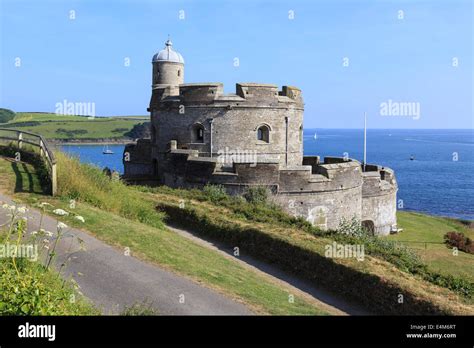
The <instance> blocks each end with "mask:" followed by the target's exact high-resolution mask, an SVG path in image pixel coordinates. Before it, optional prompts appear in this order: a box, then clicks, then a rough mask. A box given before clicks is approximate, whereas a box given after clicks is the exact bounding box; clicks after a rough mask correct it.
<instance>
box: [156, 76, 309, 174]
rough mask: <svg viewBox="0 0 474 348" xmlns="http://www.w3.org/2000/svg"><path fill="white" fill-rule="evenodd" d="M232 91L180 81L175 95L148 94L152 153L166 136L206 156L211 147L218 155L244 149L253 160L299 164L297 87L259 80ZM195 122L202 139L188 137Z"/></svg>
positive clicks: (299, 103) (159, 148) (299, 102)
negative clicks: (265, 135) (262, 131)
mask: <svg viewBox="0 0 474 348" xmlns="http://www.w3.org/2000/svg"><path fill="white" fill-rule="evenodd" d="M236 90H237V94H229V95H225V94H223V87H222V84H212V83H206V84H182V85H180V86H179V97H168V98H160V97H156V98H152V102H151V104H150V110H151V112H152V126H153V127H154V132H155V137H154V138H153V139H154V143H153V146H154V151H153V156H155V157H156V158H157V159H162V155H163V154H164V153H165V152H166V150H167V146H168V143H169V141H170V140H176V141H177V144H178V145H177V146H178V148H181V149H195V150H198V151H199V153H200V156H207V157H211V152H212V157H218V156H220V158H221V159H224V158H225V157H226V154H229V153H240V154H242V153H247V154H249V155H252V156H255V157H256V158H257V160H258V161H259V162H268V161H271V162H275V161H276V162H278V163H280V164H281V165H286V164H288V165H298V164H301V161H302V122H303V105H302V100H301V95H300V94H299V90H297V89H296V88H291V87H284V89H283V90H282V91H278V88H277V86H273V85H260V84H237V87H236ZM154 93H155V91H154ZM156 93H158V92H156ZM287 95H290V96H291V98H290V97H288V96H287ZM292 98H294V99H292ZM260 126H267V127H268V129H269V139H268V140H269V141H268V142H266V141H262V140H258V139H257V133H258V128H259V127H260ZM198 127H201V128H202V129H203V135H204V136H203V139H202V140H197V139H196V137H195V136H194V135H195V131H196V128H198ZM211 129H212V132H211ZM211 147H212V149H211ZM230 164H231V163H230Z"/></svg>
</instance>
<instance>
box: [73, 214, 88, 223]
mask: <svg viewBox="0 0 474 348" xmlns="http://www.w3.org/2000/svg"><path fill="white" fill-rule="evenodd" d="M74 219H76V220H79V221H80V222H86V220H84V218H83V217H82V216H80V215H76V216H74Z"/></svg>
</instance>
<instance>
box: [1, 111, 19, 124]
mask: <svg viewBox="0 0 474 348" xmlns="http://www.w3.org/2000/svg"><path fill="white" fill-rule="evenodd" d="M15 115H16V114H15V112H13V111H11V110H9V109H2V108H0V123H7V122H8V121H11V120H13V119H14V118H15Z"/></svg>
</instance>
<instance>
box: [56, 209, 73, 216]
mask: <svg viewBox="0 0 474 348" xmlns="http://www.w3.org/2000/svg"><path fill="white" fill-rule="evenodd" d="M53 213H54V214H56V215H59V216H67V215H69V213H68V212H67V211H65V210H62V209H54V210H53Z"/></svg>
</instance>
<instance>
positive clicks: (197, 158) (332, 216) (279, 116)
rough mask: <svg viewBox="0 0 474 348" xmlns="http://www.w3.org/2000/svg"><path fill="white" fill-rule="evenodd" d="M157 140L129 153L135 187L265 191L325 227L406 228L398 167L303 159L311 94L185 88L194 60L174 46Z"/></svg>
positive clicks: (158, 110)
mask: <svg viewBox="0 0 474 348" xmlns="http://www.w3.org/2000/svg"><path fill="white" fill-rule="evenodd" d="M152 65H153V77H152V96H151V100H150V105H149V108H148V111H149V112H150V115H151V138H150V139H137V141H136V142H134V143H132V144H128V145H127V146H126V147H125V150H124V167H125V171H124V178H125V179H126V180H127V181H129V182H135V183H144V184H162V185H168V186H171V187H183V188H192V187H203V186H204V185H206V184H216V185H222V186H224V187H225V188H226V190H227V191H228V192H229V193H230V194H241V193H243V192H245V191H246V190H248V188H249V187H256V186H264V187H267V188H268V189H269V190H270V191H271V192H272V199H273V200H274V201H275V202H276V203H277V204H279V205H280V206H281V207H283V209H285V210H286V211H287V212H288V213H290V214H292V215H294V216H302V217H304V218H305V219H307V220H308V221H310V222H311V223H312V224H314V225H316V226H318V227H320V228H322V229H335V228H337V227H338V226H339V224H340V222H341V221H342V220H343V219H346V220H349V219H352V218H354V217H355V218H356V219H358V220H360V221H362V222H363V224H364V225H365V226H366V227H368V228H369V229H370V230H372V231H373V232H374V233H375V234H384V235H385V234H389V233H390V232H393V231H396V192H397V183H396V180H395V176H394V173H393V171H392V170H391V169H389V168H384V167H380V166H376V165H366V166H365V170H364V168H363V166H362V165H361V163H359V162H358V161H356V160H354V159H347V158H335V157H326V158H324V160H321V159H320V157H319V156H303V111H304V104H303V99H302V96H301V91H300V90H299V89H298V88H296V87H291V86H283V87H282V89H281V90H279V88H278V86H275V85H271V84H260V83H238V84H237V85H236V91H235V93H234V94H225V93H224V92H223V85H222V84H221V83H184V59H183V57H182V56H181V55H180V54H179V53H178V52H176V51H175V50H174V49H173V47H172V43H171V42H170V41H169V40H168V41H167V42H166V47H165V48H164V49H163V50H162V51H160V52H158V53H157V54H156V55H155V56H153V60H152Z"/></svg>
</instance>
